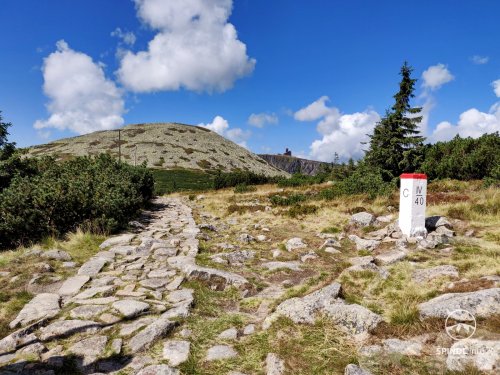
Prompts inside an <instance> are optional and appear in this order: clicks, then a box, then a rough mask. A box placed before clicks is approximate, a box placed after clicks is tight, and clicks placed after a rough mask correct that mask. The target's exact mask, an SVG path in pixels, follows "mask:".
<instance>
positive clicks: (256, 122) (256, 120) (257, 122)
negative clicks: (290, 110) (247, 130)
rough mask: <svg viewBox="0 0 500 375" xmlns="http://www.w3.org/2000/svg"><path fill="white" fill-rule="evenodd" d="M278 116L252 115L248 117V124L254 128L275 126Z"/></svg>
mask: <svg viewBox="0 0 500 375" xmlns="http://www.w3.org/2000/svg"><path fill="white" fill-rule="evenodd" d="M278 121H279V120H278V116H276V114H274V113H252V114H251V115H250V116H249V117H248V123H249V124H250V125H252V126H255V127H256V128H263V127H264V125H266V124H277V123H278Z"/></svg>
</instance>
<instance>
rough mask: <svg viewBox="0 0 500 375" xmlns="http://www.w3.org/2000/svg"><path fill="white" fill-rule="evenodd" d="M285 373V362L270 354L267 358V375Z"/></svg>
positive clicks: (281, 374)
mask: <svg viewBox="0 0 500 375" xmlns="http://www.w3.org/2000/svg"><path fill="white" fill-rule="evenodd" d="M284 373H285V361H283V360H282V359H280V358H279V357H278V355H277V354H274V353H268V354H267V356H266V375H283V374H284Z"/></svg>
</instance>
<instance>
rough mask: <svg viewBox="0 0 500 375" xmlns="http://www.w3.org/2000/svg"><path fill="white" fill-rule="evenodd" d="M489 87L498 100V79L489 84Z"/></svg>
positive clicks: (499, 91) (499, 81) (499, 86)
mask: <svg viewBox="0 0 500 375" xmlns="http://www.w3.org/2000/svg"><path fill="white" fill-rule="evenodd" d="M491 85H492V86H493V91H494V92H495V95H496V96H497V97H499V98H500V79H497V80H496V81H493V82H491Z"/></svg>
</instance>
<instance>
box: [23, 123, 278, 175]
mask: <svg viewBox="0 0 500 375" xmlns="http://www.w3.org/2000/svg"><path fill="white" fill-rule="evenodd" d="M119 133H120V134H119ZM119 135H120V139H119ZM120 145H121V147H120ZM120 148H121V158H122V160H123V161H125V162H126V163H129V164H132V165H134V164H137V165H139V164H141V163H143V162H146V163H147V166H148V167H150V168H154V169H161V170H169V169H188V170H199V171H216V170H221V171H223V172H230V171H234V170H242V171H251V172H254V173H258V174H265V175H267V176H277V175H286V172H283V171H281V170H279V169H278V168H276V167H273V166H271V165H269V164H268V163H267V162H266V161H265V160H263V159H261V158H260V157H258V156H257V155H255V154H253V153H251V152H250V151H248V150H247V149H245V148H243V147H241V146H238V145H237V144H235V143H233V142H231V141H229V140H227V139H225V138H224V137H222V136H220V135H219V134H217V133H214V132H212V131H210V130H208V129H206V128H203V127H199V126H189V125H182V124H176V123H157V124H138V125H128V126H125V127H124V128H122V129H120V130H118V129H117V130H107V131H99V132H94V133H90V134H85V135H81V136H78V137H72V138H65V139H60V140H57V141H54V142H50V143H47V144H43V145H38V146H33V147H31V148H30V149H29V150H28V155H29V156H41V155H57V156H58V157H60V158H61V159H68V158H71V157H73V156H76V155H79V156H83V155H97V154H101V153H108V154H111V155H113V156H115V157H118V155H119V153H120Z"/></svg>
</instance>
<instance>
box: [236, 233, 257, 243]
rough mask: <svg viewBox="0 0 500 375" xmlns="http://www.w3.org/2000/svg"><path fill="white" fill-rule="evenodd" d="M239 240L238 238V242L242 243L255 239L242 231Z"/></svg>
mask: <svg viewBox="0 0 500 375" xmlns="http://www.w3.org/2000/svg"><path fill="white" fill-rule="evenodd" d="M239 240H240V242H243V243H250V242H252V241H255V238H253V237H252V236H251V235H249V234H248V233H243V234H241V235H240V237H239Z"/></svg>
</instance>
